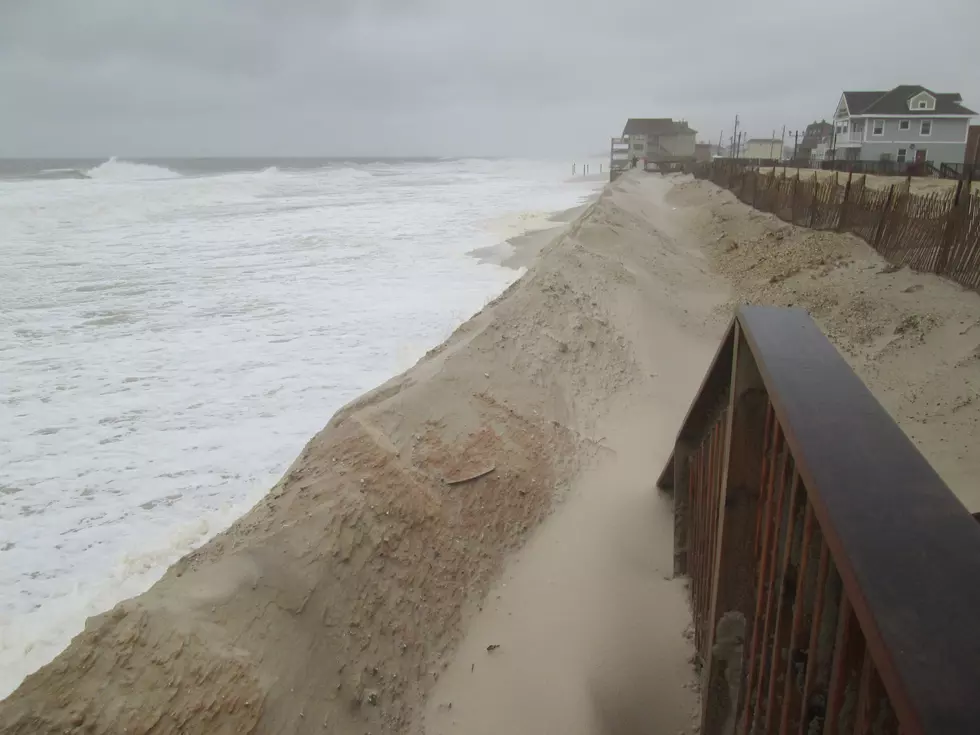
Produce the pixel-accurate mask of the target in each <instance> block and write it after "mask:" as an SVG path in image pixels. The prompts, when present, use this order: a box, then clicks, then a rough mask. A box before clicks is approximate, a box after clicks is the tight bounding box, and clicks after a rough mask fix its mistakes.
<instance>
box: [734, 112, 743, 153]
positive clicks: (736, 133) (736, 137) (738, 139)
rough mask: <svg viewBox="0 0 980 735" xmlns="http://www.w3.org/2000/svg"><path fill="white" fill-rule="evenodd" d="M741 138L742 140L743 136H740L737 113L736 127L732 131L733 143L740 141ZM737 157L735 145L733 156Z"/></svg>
mask: <svg viewBox="0 0 980 735" xmlns="http://www.w3.org/2000/svg"><path fill="white" fill-rule="evenodd" d="M740 140H741V138H739V137H738V115H737V114H736V115H735V129H734V130H733V131H732V143H735V142H736V141H740ZM735 157H736V156H735V151H734V146H733V150H732V158H735Z"/></svg>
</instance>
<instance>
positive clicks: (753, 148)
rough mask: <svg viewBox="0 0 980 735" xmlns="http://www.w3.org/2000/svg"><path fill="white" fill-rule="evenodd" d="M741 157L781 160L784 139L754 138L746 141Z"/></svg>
mask: <svg viewBox="0 0 980 735" xmlns="http://www.w3.org/2000/svg"><path fill="white" fill-rule="evenodd" d="M744 145H745V148H744V149H743V150H742V155H741V156H739V158H751V159H753V160H760V161H772V160H777V161H778V160H779V159H780V158H782V157H783V141H782V140H780V139H779V138H752V139H751V140H748V141H746V142H745V144H744Z"/></svg>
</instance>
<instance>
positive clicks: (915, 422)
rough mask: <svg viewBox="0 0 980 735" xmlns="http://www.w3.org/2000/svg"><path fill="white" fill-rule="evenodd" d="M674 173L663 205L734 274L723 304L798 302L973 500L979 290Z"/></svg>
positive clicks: (978, 467) (977, 492)
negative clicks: (897, 263) (893, 261)
mask: <svg viewBox="0 0 980 735" xmlns="http://www.w3.org/2000/svg"><path fill="white" fill-rule="evenodd" d="M674 180H675V181H676V182H677V186H676V187H675V189H674V190H673V191H672V192H671V193H670V194H669V195H668V200H669V201H670V203H671V204H672V205H673V206H675V207H677V210H676V211H674V212H673V214H675V215H677V216H678V217H679V218H681V220H682V222H683V223H684V224H683V226H685V227H686V228H688V230H689V232H690V236H691V237H694V238H697V239H700V240H701V241H702V242H704V243H705V252H706V253H707V254H708V255H709V257H710V258H711V261H712V265H713V267H714V268H715V269H716V270H717V271H718V272H720V273H721V274H723V275H724V276H725V277H726V278H727V279H728V280H729V281H730V282H731V283H732V284H733V286H734V289H735V294H736V296H735V298H734V299H733V304H734V303H753V304H774V305H779V306H801V307H803V308H805V309H807V310H808V311H809V312H810V314H811V315H812V316H813V317H814V318H815V319H816V320H817V322H818V323H819V324H820V326H821V328H822V329H823V331H824V332H825V333H826V334H827V335H828V336H829V337H830V339H831V340H832V341H833V342H834V344H835V345H836V346H837V348H838V349H839V350H840V351H841V353H842V354H843V355H844V357H845V358H846V359H847V361H848V362H849V363H850V365H851V367H853V368H854V370H855V371H856V372H857V373H858V375H860V376H861V378H862V379H863V380H864V381H865V383H867V385H868V387H869V388H871V390H872V392H873V393H874V394H875V397H876V398H877V399H878V400H879V401H880V402H881V403H882V405H883V406H885V408H886V409H888V411H889V413H890V414H891V415H892V417H893V418H894V419H895V421H896V422H897V423H898V424H899V425H900V426H901V427H902V429H903V430H904V431H905V433H906V434H908V435H909V437H910V438H912V440H913V441H914V442H915V443H916V445H917V446H918V447H919V450H920V451H921V452H922V453H923V454H924V455H925V457H926V458H927V459H928V460H929V462H930V463H931V464H932V465H933V467H935V469H936V471H937V472H939V474H940V475H941V476H942V478H943V479H944V480H945V481H946V483H947V484H948V485H949V486H950V488H951V489H952V490H953V491H954V492H955V493H956V494H957V495H958V497H959V498H960V500H961V501H962V502H963V503H964V504H965V505H966V506H967V507H968V508H969V510H970V511H971V512H976V511H980V485H978V483H977V480H976V478H977V477H978V476H980V455H978V454H977V453H976V452H975V451H973V450H974V447H975V444H976V440H975V437H976V436H977V433H978V431H980V295H978V294H977V293H975V292H972V291H967V290H966V289H964V288H962V287H961V286H959V285H957V284H955V283H952V282H950V281H947V280H945V279H942V278H940V277H938V276H933V275H928V274H924V273H916V272H914V271H911V270H909V269H908V268H901V269H897V268H895V267H894V266H892V265H889V264H888V263H887V262H886V261H885V260H884V259H883V258H882V257H881V256H880V255H878V253H877V252H875V251H874V250H873V249H872V248H871V247H870V246H868V244H867V243H865V242H864V241H863V240H861V239H860V238H858V237H856V236H854V235H850V234H837V233H833V232H817V231H813V230H807V229H805V228H801V227H794V226H792V225H789V224H787V223H785V222H783V221H781V220H779V219H777V218H776V217H774V216H773V215H771V214H767V213H763V212H759V211H757V210H753V209H751V208H750V207H748V206H746V205H744V204H742V203H741V202H739V201H738V200H737V199H736V198H735V196H734V195H733V194H732V193H731V192H729V191H726V190H723V189H720V188H719V187H717V186H715V185H714V184H711V183H709V182H706V181H692V180H690V179H688V178H686V177H675V179H674ZM733 304H729V305H727V306H726V307H724V310H725V311H726V313H728V312H730V311H731V308H732V306H733Z"/></svg>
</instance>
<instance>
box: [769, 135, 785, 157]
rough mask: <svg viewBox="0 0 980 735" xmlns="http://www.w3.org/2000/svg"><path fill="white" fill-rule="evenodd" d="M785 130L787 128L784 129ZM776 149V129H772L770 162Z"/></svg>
mask: <svg viewBox="0 0 980 735" xmlns="http://www.w3.org/2000/svg"><path fill="white" fill-rule="evenodd" d="M783 130H785V128H783ZM775 147H776V128H773V129H772V137H771V138H770V139H769V160H770V161H771V160H772V149H773V148H775Z"/></svg>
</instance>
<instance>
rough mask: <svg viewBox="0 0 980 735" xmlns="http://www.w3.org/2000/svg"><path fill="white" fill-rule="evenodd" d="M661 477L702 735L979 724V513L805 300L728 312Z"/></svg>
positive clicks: (931, 729) (949, 734)
mask: <svg viewBox="0 0 980 735" xmlns="http://www.w3.org/2000/svg"><path fill="white" fill-rule="evenodd" d="M658 484H659V486H660V487H661V488H663V489H665V490H668V491H671V492H672V493H673V496H674V507H675V538H674V548H675V564H674V566H675V573H676V574H682V575H688V576H689V577H690V592H691V604H692V612H693V617H694V628H695V644H696V647H697V653H698V660H699V663H700V666H701V675H702V722H701V726H702V733H703V735H720V734H721V733H726V734H728V733H738V734H739V735H769V734H770V733H791V734H792V735H818V734H820V733H822V734H823V735H851V734H852V733H853V734H854V735H871V733H874V734H875V735H879V734H882V735H884V734H887V733H901V734H902V735H968V734H969V735H976V734H977V733H980V524H978V523H977V522H976V520H975V519H974V518H973V517H972V516H971V515H970V513H969V512H968V511H967V510H966V508H965V507H964V506H963V505H962V504H961V503H960V502H959V501H958V500H957V499H956V497H955V496H954V495H953V494H952V492H951V491H950V490H949V488H948V487H947V486H946V485H945V484H944V483H943V481H942V480H941V479H940V478H939V476H938V475H937V474H936V473H935V471H934V470H933V469H932V467H931V466H930V465H929V463H928V462H927V461H926V460H925V459H924V458H923V457H922V455H921V454H920V453H919V452H918V451H917V450H916V448H915V446H914V445H913V444H912V443H911V441H909V439H908V438H907V437H906V436H905V434H903V433H902V431H901V429H899V428H898V426H897V425H896V424H895V422H894V421H892V419H891V418H890V417H889V415H888V414H887V413H886V412H885V410H884V409H883V408H882V407H881V406H880V405H879V404H878V402H877V401H876V400H875V399H874V397H873V396H872V395H871V393H870V392H869V391H868V389H867V388H866V387H865V385H864V384H863V383H862V382H861V380H860V379H859V378H858V377H857V376H856V375H855V374H854V373H853V372H852V371H851V369H850V368H849V367H848V365H847V364H846V363H845V362H844V360H843V359H842V358H841V357H840V355H839V354H838V353H837V351H836V350H835V349H834V347H833V346H832V345H831V344H830V342H829V341H828V340H827V339H826V338H825V337H824V336H823V334H822V333H821V332H820V330H819V329H818V328H817V326H816V325H815V324H814V323H813V321H812V320H811V319H810V317H809V316H808V315H807V314H806V313H805V312H804V311H802V310H799V309H778V308H768V307H743V308H741V309H740V310H739V311H738V313H737V315H736V318H735V319H734V321H733V323H732V325H731V328H730V329H729V331H728V333H727V335H726V337H725V339H724V341H723V343H722V346H721V348H720V350H719V351H718V353H717V355H716V357H715V360H714V362H713V364H712V366H711V368H710V370H709V371H708V374H707V376H706V378H705V380H704V383H703V384H702V386H701V389H700V390H699V392H698V395H697V397H696V398H695V400H694V403H693V404H692V406H691V409H690V411H689V412H688V415H687V417H686V418H685V420H684V424H683V426H682V428H681V430H680V432H679V434H678V437H677V442H676V445H675V448H674V452H673V455H672V457H671V460H670V462H669V463H668V465H667V467H666V468H665V469H664V472H663V474H662V475H661V477H660V480H659V483H658Z"/></svg>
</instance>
